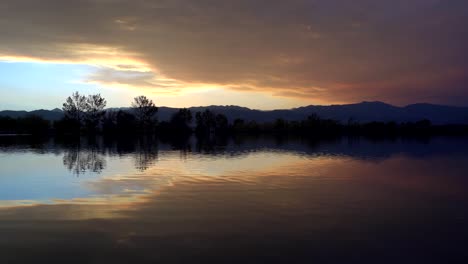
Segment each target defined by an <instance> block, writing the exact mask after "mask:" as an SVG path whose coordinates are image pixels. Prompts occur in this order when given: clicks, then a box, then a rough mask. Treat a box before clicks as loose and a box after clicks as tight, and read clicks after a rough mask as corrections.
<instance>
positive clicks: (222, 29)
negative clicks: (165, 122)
mask: <svg viewBox="0 0 468 264" xmlns="http://www.w3.org/2000/svg"><path fill="white" fill-rule="evenodd" d="M466 25H468V2H467V1H466V0H392V1H386V0H385V1H384V0H353V1H349V0H289V1H283V0H255V1H252V0H230V1H228V0H197V1H193V0H153V1H151V0H131V1H130V0H128V1H124V0H73V1H71V0H70V1H64V0H41V1H37V0H2V1H1V2H0V110H2V109H12V110H19V109H25V110H33V109H39V108H44V109H53V108H56V107H59V108H60V107H61V104H62V102H63V101H64V100H65V98H66V97H67V96H69V95H71V93H73V92H74V91H79V92H81V93H83V94H95V93H100V94H101V95H103V96H104V97H105V98H106V99H107V101H108V106H110V107H119V106H129V105H130V103H131V101H132V98H133V97H136V96H138V95H146V96H148V97H150V98H151V99H153V100H154V101H155V103H156V104H157V105H159V106H172V107H188V106H200V105H213V104H214V105H240V106H247V107H251V108H256V109H278V108H291V107H297V106H303V105H309V104H325V105H328V104H343V103H355V102H360V101H384V102H387V103H391V104H395V105H406V104H411V103H419V102H427V103H437V104H448V105H461V106H468V86H467V85H468V48H467V47H468V27H467V26H466Z"/></svg>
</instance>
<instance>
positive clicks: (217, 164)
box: [0, 137, 468, 263]
mask: <svg viewBox="0 0 468 264" xmlns="http://www.w3.org/2000/svg"><path fill="white" fill-rule="evenodd" d="M467 149H468V139H463V138H430V139H424V140H414V139H413V140H409V139H406V140H404V139H397V140H383V141H369V140H366V139H356V138H354V139H350V138H342V139H338V140H329V141H320V140H300V139H278V138H250V139H236V140H232V139H231V140H218V141H213V142H205V141H197V140H195V139H189V140H187V141H184V142H165V141H160V140H156V139H152V138H141V139H126V140H122V139H120V140H113V139H103V138H96V139H84V138H83V139H81V140H80V141H76V140H73V141H70V140H58V139H45V140H39V141H36V140H30V139H28V138H24V137H23V138H14V139H13V138H7V139H6V138H4V139H1V140H0V168H1V169H0V234H1V236H0V261H2V263H28V262H30V263H33V262H34V263H37V262H38V261H40V262H47V263H64V262H65V263H158V262H162V263H181V262H182V263H187V262H208V263H223V262H226V263H240V262H244V263H245V262H249V263H261V262H267V263H272V262H278V263H312V262H318V263H336V262H339V263H343V262H346V263H349V262H351V263H385V262H386V263H395V262H399V263H428V262H433V263H447V262H460V263H463V262H465V261H466V260H468V258H467V257H468V254H467V253H466V245H467V242H468V241H467V240H468V225H467V224H468V210H467V209H468V195H467V194H468V151H467Z"/></svg>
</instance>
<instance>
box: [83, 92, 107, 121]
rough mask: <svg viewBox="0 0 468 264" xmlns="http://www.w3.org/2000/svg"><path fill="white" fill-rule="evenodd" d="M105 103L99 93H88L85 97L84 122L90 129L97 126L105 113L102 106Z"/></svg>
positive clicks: (104, 105)
mask: <svg viewBox="0 0 468 264" xmlns="http://www.w3.org/2000/svg"><path fill="white" fill-rule="evenodd" d="M106 105H107V101H106V99H104V98H103V97H101V95H100V94H94V95H89V96H88V98H87V99H86V107H85V111H86V112H85V122H86V126H87V127H88V128H89V129H90V130H94V129H96V128H97V126H98V125H99V123H100V122H101V120H102V118H103V117H104V115H105V114H106V111H105V110H104V108H105V107H106Z"/></svg>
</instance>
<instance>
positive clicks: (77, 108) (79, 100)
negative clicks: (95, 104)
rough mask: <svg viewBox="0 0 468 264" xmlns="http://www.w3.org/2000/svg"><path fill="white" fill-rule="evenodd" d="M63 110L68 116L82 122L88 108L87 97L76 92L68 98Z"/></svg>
mask: <svg viewBox="0 0 468 264" xmlns="http://www.w3.org/2000/svg"><path fill="white" fill-rule="evenodd" d="M62 110H63V112H64V114H65V117H66V118H68V119H71V120H73V121H76V122H77V123H79V124H81V122H82V121H83V117H84V111H85V110H86V97H85V96H84V95H80V94H79V93H78V92H74V93H73V94H72V95H71V96H69V97H68V98H67V100H66V101H65V103H64V104H63V107H62Z"/></svg>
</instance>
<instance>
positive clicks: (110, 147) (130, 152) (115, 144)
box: [61, 137, 158, 175]
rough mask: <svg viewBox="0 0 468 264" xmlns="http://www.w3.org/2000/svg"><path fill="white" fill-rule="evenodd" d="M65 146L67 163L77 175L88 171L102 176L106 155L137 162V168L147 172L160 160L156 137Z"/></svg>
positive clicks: (92, 140) (83, 141)
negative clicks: (122, 157)
mask: <svg viewBox="0 0 468 264" xmlns="http://www.w3.org/2000/svg"><path fill="white" fill-rule="evenodd" d="M61 143H62V144H63V147H64V154H63V164H64V165H65V167H67V169H68V170H69V171H70V172H72V173H73V174H75V175H80V174H84V173H86V172H94V173H101V172H102V171H103V170H104V169H105V168H106V156H107V155H110V156H115V155H118V156H126V157H129V156H130V157H132V158H133V159H134V163H135V168H136V169H137V170H140V171H144V170H146V169H148V168H149V167H151V166H152V165H153V164H154V162H155V161H156V160H157V159H158V144H157V140H156V139H154V138H152V137H140V138H125V139H124V138H119V139H118V140H116V139H113V140H109V139H107V140H104V139H103V138H101V137H97V138H81V139H78V140H75V141H71V142H70V141H68V142H61Z"/></svg>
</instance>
